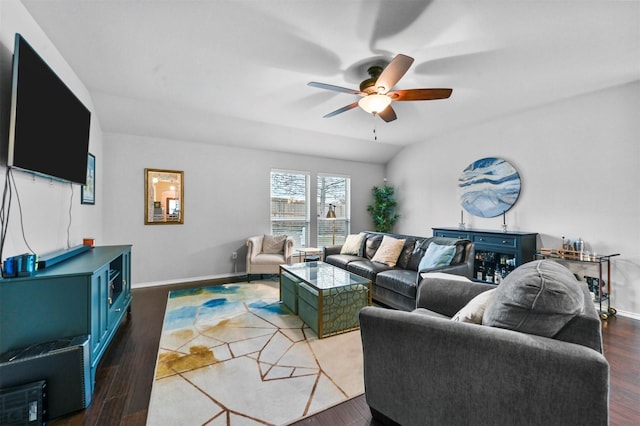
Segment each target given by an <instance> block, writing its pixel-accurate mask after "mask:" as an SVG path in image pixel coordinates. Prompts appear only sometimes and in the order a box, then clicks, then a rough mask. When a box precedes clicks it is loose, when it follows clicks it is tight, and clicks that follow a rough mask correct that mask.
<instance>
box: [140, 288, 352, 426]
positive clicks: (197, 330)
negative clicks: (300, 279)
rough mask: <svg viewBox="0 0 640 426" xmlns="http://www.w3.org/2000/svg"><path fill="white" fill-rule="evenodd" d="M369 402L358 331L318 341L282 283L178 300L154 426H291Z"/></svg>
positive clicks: (185, 293) (169, 323)
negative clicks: (359, 400)
mask: <svg viewBox="0 0 640 426" xmlns="http://www.w3.org/2000/svg"><path fill="white" fill-rule="evenodd" d="M363 392H364V381H363V370H362V342H361V340H360V330H354V331H350V332H347V333H343V334H338V335H334V336H331V337H325V338H323V339H318V337H317V335H316V333H315V332H314V331H313V330H311V329H310V328H309V327H308V326H307V325H306V324H304V322H303V321H302V320H301V319H300V318H299V317H298V316H297V315H295V314H293V313H291V312H290V311H289V310H288V309H287V308H286V306H284V305H283V304H282V303H281V302H279V285H278V283H277V282H274V281H252V282H251V283H233V284H223V285H214V286H210V287H202V288H193V289H185V290H176V291H172V292H170V294H169V296H168V300H167V308H166V312H165V317H164V322H163V326H162V335H161V338H160V347H159V351H158V358H157V362H156V368H155V377H154V382H153V386H152V390H151V400H150V403H149V409H148V416H147V425H148V426H165V425H211V426H244V425H252V426H255V425H286V424H289V423H291V422H294V421H297V420H300V419H301V418H304V417H307V416H309V415H312V414H314V413H317V412H319V411H322V410H324V409H326V408H329V407H332V406H334V405H336V404H339V403H341V402H343V401H345V400H347V399H350V398H353V397H355V396H358V395H361V394H362V393H363Z"/></svg>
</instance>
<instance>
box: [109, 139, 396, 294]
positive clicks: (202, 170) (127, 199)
mask: <svg viewBox="0 0 640 426" xmlns="http://www.w3.org/2000/svg"><path fill="white" fill-rule="evenodd" d="M104 137H105V148H104V162H105V163H106V164H108V165H109V166H108V167H107V170H105V171H104V180H105V184H104V185H105V186H104V203H105V204H104V231H105V232H104V239H103V240H102V241H97V244H129V243H130V244H133V249H132V260H133V266H132V282H133V285H134V286H136V285H148V284H150V283H158V282H165V281H177V280H182V279H189V278H194V277H208V276H215V275H223V274H229V273H233V272H235V271H236V270H237V271H238V272H242V271H245V270H246V268H245V263H244V262H245V258H246V249H245V241H246V239H247V237H249V236H252V235H260V234H264V233H269V230H270V221H269V212H270V172H271V169H272V168H275V169H289V170H299V171H307V172H309V173H310V174H311V183H312V184H311V187H312V193H311V198H312V199H313V200H315V199H316V193H315V181H316V177H317V174H318V173H330V174H331V173H335V174H338V175H348V176H350V177H351V178H352V179H351V194H352V195H351V203H352V215H351V218H352V225H351V229H352V231H353V232H359V231H362V230H366V229H371V219H370V217H369V214H368V213H367V211H366V206H367V205H368V204H371V201H372V200H371V188H372V187H373V186H374V185H380V184H382V182H383V178H384V174H383V173H384V167H383V166H382V165H373V164H366V163H358V162H351V161H337V160H333V159H324V158H317V157H306V156H300V155H293V154H283V153H277V152H270V151H260V150H249V149H241V148H235V147H228V146H220V145H209V144H203V143H194V142H188V141H171V140H162V139H156V138H147V137H139V136H131V135H119V134H105V136H104ZM256 137H259V135H256ZM145 168H159V169H170V170H182V171H184V224H183V225H145V224H144V169H145ZM316 214H317V213H316V209H315V203H313V202H312V203H311V218H312V222H311V230H312V231H311V235H312V237H311V238H312V240H311V243H312V244H315V236H314V235H313V234H314V232H313V230H314V229H316V222H315V219H314V218H315V216H316ZM233 251H237V252H238V260H237V262H238V263H237V265H234V263H233V261H232V260H231V253H232V252H233ZM236 266H237V269H236Z"/></svg>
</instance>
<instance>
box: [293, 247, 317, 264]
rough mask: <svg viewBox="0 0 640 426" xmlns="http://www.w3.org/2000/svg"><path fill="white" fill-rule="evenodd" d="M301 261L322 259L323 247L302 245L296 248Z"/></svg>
mask: <svg viewBox="0 0 640 426" xmlns="http://www.w3.org/2000/svg"><path fill="white" fill-rule="evenodd" d="M296 251H297V252H298V253H297V255H298V257H299V258H300V262H307V261H309V262H311V261H317V260H322V258H321V256H322V249H320V248H318V247H301V248H298V249H296Z"/></svg>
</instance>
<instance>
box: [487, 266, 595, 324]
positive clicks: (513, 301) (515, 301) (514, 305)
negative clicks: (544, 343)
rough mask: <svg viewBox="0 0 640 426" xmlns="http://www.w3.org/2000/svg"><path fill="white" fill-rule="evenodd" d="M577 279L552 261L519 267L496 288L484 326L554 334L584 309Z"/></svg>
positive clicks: (582, 296) (488, 307)
mask: <svg viewBox="0 0 640 426" xmlns="http://www.w3.org/2000/svg"><path fill="white" fill-rule="evenodd" d="M580 286H581V284H580V282H579V281H578V280H577V279H576V278H575V276H574V275H573V273H572V272H571V271H570V270H569V269H567V268H566V267H564V266H562V265H560V264H559V263H557V262H554V261H553V260H536V261H531V262H528V263H525V264H524V265H521V266H519V267H518V268H516V269H515V270H514V271H513V272H511V273H510V274H509V275H507V276H506V277H505V278H504V280H502V282H501V283H500V285H499V286H498V287H497V288H496V292H495V295H494V298H493V301H492V302H491V303H490V304H489V306H487V309H486V310H485V311H484V316H483V318H482V323H483V324H484V325H488V326H492V327H499V328H506V329H510V330H515V331H520V332H523V333H529V334H536V335H539V336H545V337H553V336H555V335H556V333H558V332H559V331H560V330H561V329H562V328H563V327H564V326H565V325H566V324H567V323H568V322H569V321H571V320H572V319H573V318H574V317H575V316H576V315H578V314H579V313H581V312H582V311H583V310H584V295H583V293H582V289H581V288H580Z"/></svg>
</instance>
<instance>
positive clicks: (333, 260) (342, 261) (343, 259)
mask: <svg viewBox="0 0 640 426" xmlns="http://www.w3.org/2000/svg"><path fill="white" fill-rule="evenodd" d="M355 260H362V258H361V257H360V256H354V255H352V254H332V255H330V256H327V257H325V258H324V262H325V263H328V264H330V265H333V266H337V267H339V268H342V269H347V265H348V264H349V263H350V262H353V261H355Z"/></svg>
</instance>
